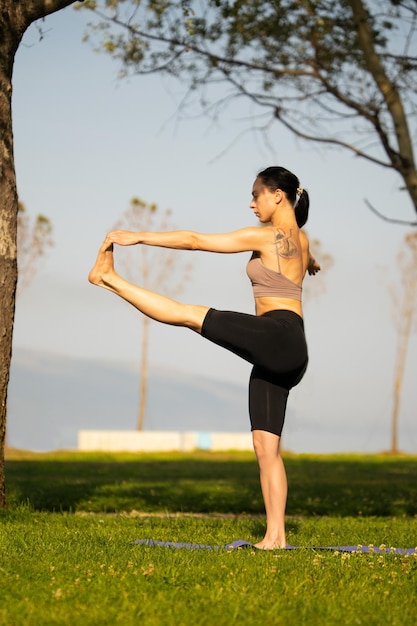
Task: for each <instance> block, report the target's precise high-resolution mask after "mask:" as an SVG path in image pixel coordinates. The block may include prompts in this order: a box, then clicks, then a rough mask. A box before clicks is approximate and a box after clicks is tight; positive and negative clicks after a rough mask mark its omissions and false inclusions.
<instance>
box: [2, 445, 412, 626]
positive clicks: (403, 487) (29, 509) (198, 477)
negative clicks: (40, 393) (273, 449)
mask: <svg viewBox="0 0 417 626" xmlns="http://www.w3.org/2000/svg"><path fill="white" fill-rule="evenodd" d="M285 462H286V467H287V472H288V478H289V485H290V492H289V499H288V519H287V528H288V537H287V539H288V543H291V544H293V545H297V546H301V547H302V548H303V549H300V550H297V551H276V552H260V551H256V550H253V549H243V550H238V551H233V552H229V551H227V550H212V551H210V550H184V549H181V550H173V549H169V548H158V547H147V546H138V545H135V544H133V543H132V542H133V541H134V540H136V539H147V538H152V539H157V540H163V541H181V542H192V543H204V544H210V545H220V546H221V545H224V544H225V543H229V542H231V541H233V540H235V539H245V540H247V541H257V540H259V539H260V538H261V537H262V533H263V530H264V515H263V504H262V500H261V496H260V489H259V479H258V472H257V466H256V462H255V460H254V458H253V455H252V454H249V453H230V454H215V453H203V452H198V453H195V454H187V455H181V454H160V455H120V454H119V455H104V454H85V453H84V454H81V453H54V454H44V455H40V454H29V453H17V452H12V451H11V452H10V453H9V455H8V458H7V462H6V479H7V489H8V498H9V508H8V509H7V510H6V511H0V576H1V578H0V580H1V587H0V589H1V591H0V625H6V624H7V625H10V626H20V625H25V626H26V625H29V626H31V625H36V626H38V625H43V624H68V625H73V624H77V625H78V624H81V625H84V624H86V625H88V624H124V625H130V624H141V625H144V626H148V625H149V626H151V625H152V626H159V625H164V626H165V625H167V626H168V625H169V626H175V625H177V624H178V625H180V624H181V625H183V624H184V625H188V624H190V625H193V626H194V625H195V626H199V625H201V626H205V625H207V626H209V625H210V626H222V625H223V624H224V625H226V624H228V625H230V624H240V625H248V626H252V625H253V626H259V625H262V626H263V625H265V626H268V625H271V626H272V625H281V624H282V625H285V626H293V625H294V626H299V625H300V626H302V625H304V624H305V625H307V624H309V625H311V624H312V625H316V624H317V625H320V626H326V625H333V624H334V625H336V624H337V625H350V624H352V625H353V624H363V625H365V626H368V625H374V624H375V626H381V625H385V624H387V625H393V626H394V625H397V624H398V626H408V625H410V626H415V624H416V622H417V618H416V615H417V557H415V556H414V555H412V556H403V555H379V554H351V553H345V552H338V551H329V552H327V551H321V550H317V549H314V548H313V546H335V545H357V544H360V545H368V544H374V545H375V546H379V545H381V544H384V545H386V546H389V547H391V546H395V547H414V546H417V519H416V516H417V458H415V457H394V458H392V457H384V456H304V455H300V456H292V455H288V456H286V458H285Z"/></svg>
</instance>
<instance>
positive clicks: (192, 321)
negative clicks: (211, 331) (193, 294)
mask: <svg viewBox="0 0 417 626" xmlns="http://www.w3.org/2000/svg"><path fill="white" fill-rule="evenodd" d="M184 307H185V311H184V317H185V323H184V326H186V327H187V328H190V329H191V330H194V331H195V332H196V333H200V334H201V328H202V326H203V322H204V318H205V317H206V315H207V311H208V310H209V307H207V306H201V305H199V304H185V305H184Z"/></svg>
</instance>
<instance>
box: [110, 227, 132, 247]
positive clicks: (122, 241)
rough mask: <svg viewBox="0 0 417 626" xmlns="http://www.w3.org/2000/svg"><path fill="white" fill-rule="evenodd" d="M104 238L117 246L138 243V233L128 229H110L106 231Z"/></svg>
mask: <svg viewBox="0 0 417 626" xmlns="http://www.w3.org/2000/svg"><path fill="white" fill-rule="evenodd" d="M106 240H107V241H110V242H111V243H115V244H117V245H118V246H133V245H135V244H137V243H140V233H135V232H132V231H130V230H112V231H110V232H109V233H107V236H106Z"/></svg>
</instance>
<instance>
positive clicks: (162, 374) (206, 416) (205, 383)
mask: <svg viewBox="0 0 417 626" xmlns="http://www.w3.org/2000/svg"><path fill="white" fill-rule="evenodd" d="M138 388H139V372H138V370H137V369H135V368H134V367H133V366H131V365H129V364H123V363H110V362H107V363H106V362H101V361H94V360H91V361H90V360H78V359H71V358H67V357H63V356H56V355H51V354H40V353H37V352H32V351H29V350H22V349H15V350H14V352H13V360H12V368H11V379H10V385H9V394H8V444H9V445H10V446H12V447H17V448H26V449H31V450H51V449H56V448H75V447H76V446H77V433H78V431H79V430H84V429H86V430H88V429H93V430H94V429H97V430H111V429H122V430H123V429H126V430H134V429H135V428H136V420H137V406H138ZM145 428H146V429H147V430H175V431H218V432H246V431H248V430H249V418H248V411H247V390H246V387H245V386H243V385H242V386H239V385H234V384H232V383H223V382H221V381H218V380H214V379H213V380H210V379H206V378H200V377H198V376H186V375H184V374H181V373H178V372H172V371H162V370H159V371H158V370H157V371H155V370H152V371H151V372H150V376H149V392H148V403H147V414H146V420H145Z"/></svg>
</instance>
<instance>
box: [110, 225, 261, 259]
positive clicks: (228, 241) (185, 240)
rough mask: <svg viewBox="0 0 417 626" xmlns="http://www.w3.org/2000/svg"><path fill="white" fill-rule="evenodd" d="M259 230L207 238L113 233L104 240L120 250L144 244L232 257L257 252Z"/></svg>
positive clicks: (178, 232)
mask: <svg viewBox="0 0 417 626" xmlns="http://www.w3.org/2000/svg"><path fill="white" fill-rule="evenodd" d="M262 230H263V229H261V228H256V227H249V228H241V229H240V230H235V231H233V232H230V233H219V234H210V235H205V234H203V233H197V232H194V231H192V230H176V231H171V232H158V233H152V232H132V231H127V230H114V231H111V232H110V233H108V235H107V240H108V241H109V242H111V243H115V244H117V245H119V246H132V245H135V244H145V245H148V246H160V247H162V248H174V249H177V250H202V251H205V252H220V253H222V252H223V253H233V252H247V251H253V250H258V249H259V247H260V246H261V245H262V243H263V242H265V233H264V232H262Z"/></svg>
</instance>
